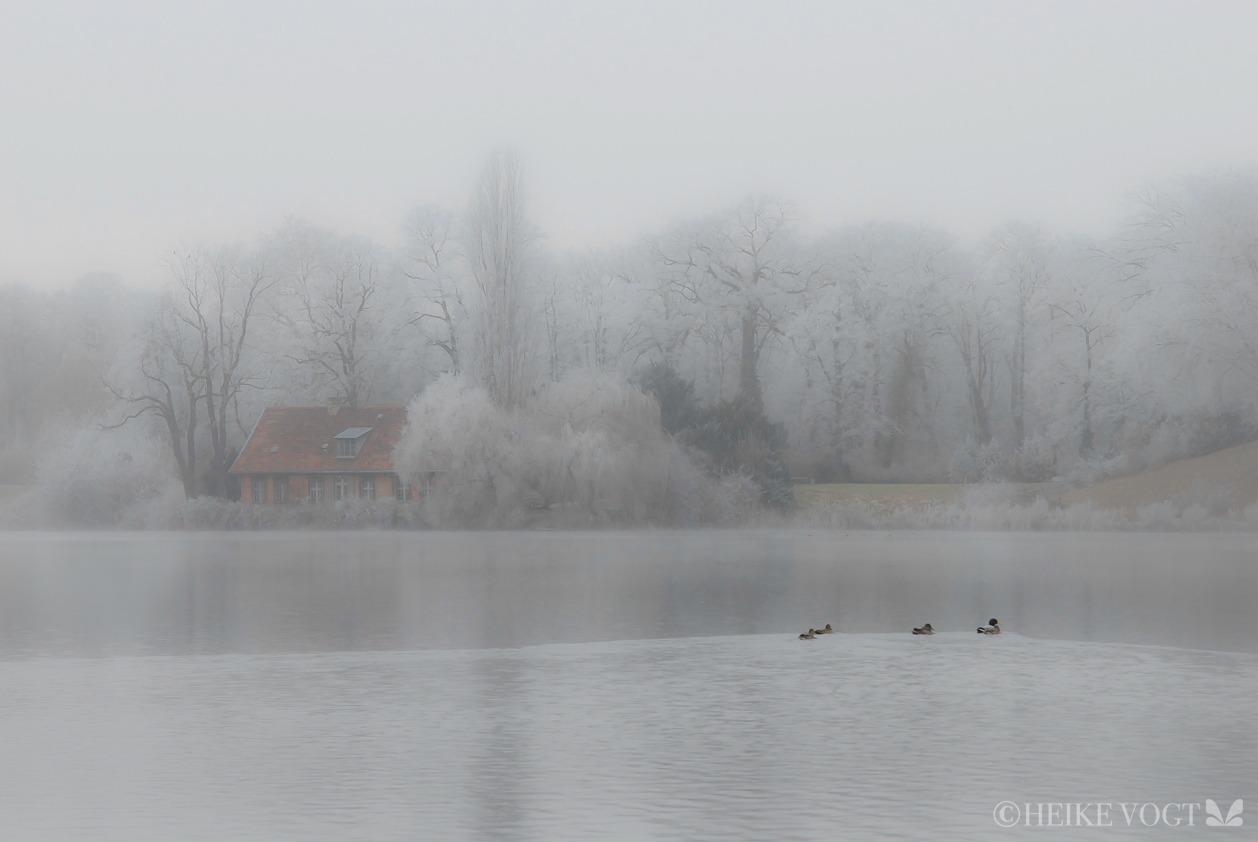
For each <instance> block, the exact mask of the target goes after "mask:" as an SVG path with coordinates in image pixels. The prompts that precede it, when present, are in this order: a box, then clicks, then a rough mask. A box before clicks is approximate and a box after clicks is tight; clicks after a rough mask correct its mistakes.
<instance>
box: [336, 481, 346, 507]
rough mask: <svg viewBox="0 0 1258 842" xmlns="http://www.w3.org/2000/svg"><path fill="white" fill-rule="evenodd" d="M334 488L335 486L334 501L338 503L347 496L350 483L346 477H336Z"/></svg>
mask: <svg viewBox="0 0 1258 842" xmlns="http://www.w3.org/2000/svg"><path fill="white" fill-rule="evenodd" d="M335 488H336V502H338V503H339V502H341V501H342V500H346V499H348V498H349V493H350V492H349V489H350V484H349V480H348V479H347V478H345V477H337V478H336V486H335Z"/></svg>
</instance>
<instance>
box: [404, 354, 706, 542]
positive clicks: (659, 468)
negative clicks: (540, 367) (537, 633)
mask: <svg viewBox="0 0 1258 842" xmlns="http://www.w3.org/2000/svg"><path fill="white" fill-rule="evenodd" d="M395 459H396V464H397V465H398V467H399V469H400V471H401V472H402V473H403V474H404V475H405V476H407V477H408V478H409V479H410V480H411V481H412V482H414V483H416V484H419V483H421V482H423V481H424V479H425V478H426V477H427V476H429V475H430V472H435V474H433V476H435V481H434V484H433V493H432V494H430V495H429V496H428V498H427V499H426V500H425V502H424V506H423V517H424V519H425V520H426V521H427V522H429V523H431V524H433V525H438V526H453V527H483V526H488V527H503V526H518V525H521V524H523V523H524V522H526V520H527V519H528V512H529V511H530V509H538V508H546V507H551V506H556V507H562V508H563V511H564V513H565V514H568V515H571V516H572V517H579V518H580V519H583V520H585V521H586V522H592V521H604V520H606V521H614V522H618V523H647V522H673V520H674V517H675V516H679V517H680V519H681V520H683V521H684V522H694V519H696V518H703V517H704V515H705V514H706V515H707V517H711V516H712V515H711V509H712V492H711V490H710V489H708V488H704V483H703V481H702V479H701V475H699V474H698V473H697V472H696V471H694V469H693V467H692V466H690V467H688V466H687V465H684V464H683V462H685V461H686V460H685V458H684V456H682V454H681V453H680V451H679V449H678V447H677V445H676V444H675V443H674V442H673V440H672V439H671V438H670V437H669V436H668V435H666V434H665V433H664V432H663V431H662V430H661V428H660V413H659V406H658V404H657V403H656V402H655V399H654V398H653V397H650V396H647V395H644V394H643V393H642V392H641V391H640V390H638V389H637V388H636V387H633V386H629V385H626V384H624V383H622V382H620V381H618V380H615V379H613V378H610V377H607V376H603V375H594V374H590V373H585V372H578V373H576V374H574V375H572V376H571V377H570V378H569V379H567V380H565V381H563V382H561V383H553V384H547V385H546V386H544V387H543V388H541V389H539V390H538V391H537V392H536V393H535V394H534V395H532V396H531V397H530V398H529V400H528V401H527V402H526V403H525V405H524V407H522V408H521V409H519V410H515V411H507V410H504V409H502V408H500V407H498V406H497V405H495V404H494V403H493V401H491V400H490V398H489V395H488V393H486V392H485V391H484V390H483V389H481V388H480V387H478V386H476V385H474V384H472V383H469V382H467V381H465V380H462V379H460V378H456V377H453V376H450V375H447V376H445V377H443V378H442V379H440V380H438V381H437V382H436V383H434V384H432V385H431V386H429V387H428V389H426V390H425V391H424V393H423V394H421V395H420V396H419V397H418V398H417V399H416V400H415V401H414V402H413V403H412V404H411V407H410V410H409V418H408V425H407V429H406V430H405V432H404V433H403V436H402V440H401V442H400V443H399V444H398V447H397V450H396V452H395ZM704 519H707V518H704Z"/></svg>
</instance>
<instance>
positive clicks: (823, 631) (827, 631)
mask: <svg viewBox="0 0 1258 842" xmlns="http://www.w3.org/2000/svg"><path fill="white" fill-rule="evenodd" d="M814 631H815V632H816V633H817V634H834V629H832V628H830V624H829V623H826V627H825V628H824V629H815V630H814Z"/></svg>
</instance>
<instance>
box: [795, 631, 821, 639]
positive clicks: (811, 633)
mask: <svg viewBox="0 0 1258 842" xmlns="http://www.w3.org/2000/svg"><path fill="white" fill-rule="evenodd" d="M799 639H800V640H816V639H817V630H816V629H809V630H808V634H801V635H800V636H799Z"/></svg>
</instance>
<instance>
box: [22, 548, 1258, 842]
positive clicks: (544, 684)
mask: <svg viewBox="0 0 1258 842" xmlns="http://www.w3.org/2000/svg"><path fill="white" fill-rule="evenodd" d="M1255 597H1258V543H1256V542H1255V541H1254V540H1253V539H1252V538H1250V537H1248V536H1235V535H1208V536H1191V535H1188V536H1186V535H1171V536H1167V535H1049V534H1034V535H1007V534H1001V535H983V534H968V533H896V534H890V535H888V534H878V533H851V534H844V533H827V532H812V533H806V532H707V533H700V532H683V533H671V532H670V533H584V534H572V533H483V534H455V533H418V534H417V533H406V534H401V533H382V534H363V533H353V534H343V533H330V534H313V535H312V534H309V533H307V534H300V535H297V534H286V535H269V534H268V535H245V536H234V535H227V536H224V535H212V536H210V535H205V536H189V535H84V534H78V535H72V536H49V535H25V534H8V535H0V688H2V690H0V746H3V749H4V750H3V753H0V828H2V829H3V830H4V832H3V833H2V834H0V836H3V838H6V839H41V840H42V839H50V840H51V839H72V838H83V839H110V840H113V839H118V840H123V839H128V840H139V839H154V840H159V839H160V840H164V839H198V840H199V839H206V840H209V839H228V838H230V839H284V840H287V839H294V840H296V839H303V840H309V839H365V840H367V839H370V840H385V839H469V840H470V839H521V840H524V839H528V840H533V839H536V840H548V839H574V840H575V839H601V838H609V839H775V840H776V839H834V838H848V839H851V838H859V839H864V838H869V839H876V838H895V837H899V838H912V839H917V838H923V837H927V836H930V837H933V838H947V839H953V838H955V839H980V838H991V839H1002V838H1010V837H1011V836H1021V835H1027V834H1030V833H1035V832H1037V831H1035V830H1031V829H1022V830H1004V829H1000V828H998V827H996V825H995V823H994V822H993V819H992V809H993V808H994V807H995V806H996V804H997V803H998V802H1000V801H1003V800H1006V799H1008V800H1012V801H1015V802H1019V803H1024V802H1028V801H1031V802H1036V801H1072V802H1079V801H1083V802H1095V801H1098V800H1100V801H1110V802H1114V803H1115V807H1114V811H1115V812H1116V814H1117V817H1118V822H1117V823H1118V825H1119V826H1118V827H1114V828H1110V829H1105V830H1100V829H1094V830H1092V831H1087V830H1086V829H1084V830H1076V829H1073V828H1072V829H1070V830H1068V831H1065V830H1058V831H1049V830H1047V829H1041V830H1040V831H1038V832H1040V833H1050V834H1056V835H1062V834H1068V835H1069V837H1070V838H1098V839H1100V838H1112V837H1115V836H1150V835H1152V836H1157V837H1159V838H1169V836H1176V837H1178V836H1179V835H1181V834H1188V835H1199V834H1203V833H1204V834H1206V835H1207V836H1209V835H1210V834H1214V835H1216V836H1217V835H1218V834H1229V835H1231V837H1232V838H1246V836H1247V834H1248V833H1250V832H1252V831H1253V830H1254V829H1255V828H1258V810H1254V809H1253V808H1251V812H1253V813H1255V814H1254V815H1252V816H1251V817H1249V821H1248V822H1247V825H1246V826H1245V827H1243V828H1240V829H1226V830H1224V829H1218V828H1205V827H1203V826H1202V818H1201V815H1200V808H1197V809H1198V817H1197V821H1196V825H1197V826H1196V827H1194V828H1192V829H1188V828H1178V829H1176V828H1169V827H1159V828H1156V829H1154V828H1142V827H1140V826H1139V824H1138V822H1137V825H1136V826H1135V827H1132V828H1130V829H1129V828H1127V827H1125V823H1124V821H1123V819H1122V811H1121V809H1120V808H1119V807H1118V806H1117V805H1118V803H1119V802H1124V801H1125V802H1146V801H1153V802H1158V803H1160V804H1164V803H1166V802H1167V801H1175V802H1198V803H1200V802H1204V800H1205V799H1206V798H1213V799H1215V800H1216V801H1219V802H1226V804H1224V809H1226V807H1227V805H1230V804H1231V802H1232V801H1233V800H1234V799H1235V798H1242V797H1243V798H1246V799H1247V800H1250V802H1249V803H1252V804H1254V805H1256V806H1258V787H1256V786H1255V783H1256V782H1258V713H1256V712H1258V654H1256V653H1258V620H1256V619H1255V610H1254V609H1255V607H1256V606H1255ZM991 616H996V617H999V618H1000V619H1001V621H1002V624H1003V625H1004V626H1005V627H1006V628H1007V629H1008V630H1009V632H1010V633H1007V634H1005V635H1002V636H1000V637H997V638H987V637H981V636H979V635H976V634H974V633H973V628H974V626H976V625H977V624H978V623H979V622H981V621H985V620H987V619H988V618H989V617H991ZM928 620H929V621H930V622H932V623H933V624H934V625H935V627H936V628H939V629H942V630H945V633H943V634H938V635H936V636H935V637H933V638H920V637H913V636H911V635H908V634H907V633H906V632H907V629H908V628H910V627H911V626H913V625H920V624H921V623H922V622H926V621H928ZM826 622H830V623H832V624H833V625H834V627H835V629H836V630H838V631H839V632H840V633H839V634H836V635H833V636H829V637H825V638H821V639H819V640H817V641H810V642H801V641H798V640H796V639H794V636H795V634H797V633H798V632H799V631H801V630H803V629H804V628H807V627H808V626H811V625H823V624H824V623H826ZM1251 799H1252V800H1251ZM1089 833H1091V834H1092V836H1091V837H1089V836H1088V834H1089ZM1249 838H1253V837H1249Z"/></svg>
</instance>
